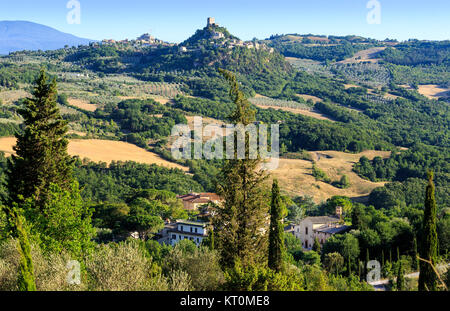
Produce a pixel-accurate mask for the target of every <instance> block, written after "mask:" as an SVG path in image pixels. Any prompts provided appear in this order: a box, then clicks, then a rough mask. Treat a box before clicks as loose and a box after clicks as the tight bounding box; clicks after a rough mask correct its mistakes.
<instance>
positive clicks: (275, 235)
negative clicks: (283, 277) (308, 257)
mask: <svg viewBox="0 0 450 311" xmlns="http://www.w3.org/2000/svg"><path fill="white" fill-rule="evenodd" d="M282 220H283V208H282V205H281V198H280V188H279V187H278V181H277V180H276V179H274V181H273V184H272V202H271V205H270V229H269V261H268V263H269V268H271V269H273V270H275V271H277V272H279V271H281V268H282V263H283V262H282V260H283V258H282V257H283V252H284V239H283V235H284V229H283V223H282ZM319 251H320V250H319Z"/></svg>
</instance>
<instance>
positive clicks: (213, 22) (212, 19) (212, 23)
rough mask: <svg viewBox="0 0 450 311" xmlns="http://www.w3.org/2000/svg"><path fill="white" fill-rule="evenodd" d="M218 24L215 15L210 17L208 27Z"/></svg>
mask: <svg viewBox="0 0 450 311" xmlns="http://www.w3.org/2000/svg"><path fill="white" fill-rule="evenodd" d="M211 26H217V24H216V19H215V18H214V17H208V24H207V25H206V27H211Z"/></svg>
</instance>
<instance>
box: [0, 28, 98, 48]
mask: <svg viewBox="0 0 450 311" xmlns="http://www.w3.org/2000/svg"><path fill="white" fill-rule="evenodd" d="M94 41H95V40H89V39H83V38H78V37H76V36H74V35H71V34H67V33H63V32H61V31H58V30H56V29H54V28H51V27H48V26H44V25H41V24H37V23H32V22H27V21H0V55H1V54H9V53H10V52H16V51H22V50H56V49H59V48H63V47H64V46H65V45H68V46H78V45H83V44H89V42H94Z"/></svg>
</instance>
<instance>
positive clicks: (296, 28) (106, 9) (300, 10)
mask: <svg viewBox="0 0 450 311" xmlns="http://www.w3.org/2000/svg"><path fill="white" fill-rule="evenodd" d="M68 1H69V0H0V20H27V21H32V22H37V23H41V24H44V25H47V26H51V27H54V28H56V29H58V30H61V31H64V32H68V33H71V34H74V35H77V36H80V37H84V38H89V39H97V40H100V39H105V38H111V39H124V38H129V39H134V38H136V37H137V36H139V35H141V34H143V33H146V32H151V33H152V34H153V35H154V36H156V37H158V38H160V39H163V40H165V41H170V42H181V41H183V40H184V39H186V38H187V37H189V36H190V35H192V34H193V33H194V32H195V30H196V29H199V28H202V27H204V25H205V24H206V18H207V17H208V16H213V17H215V18H216V22H217V23H219V24H220V25H224V26H226V27H227V28H228V30H230V32H231V33H233V34H235V35H236V36H238V37H240V38H241V39H244V40H250V39H252V38H254V37H256V38H258V39H263V38H267V37H269V36H270V35H271V34H277V33H278V34H281V33H300V34H306V33H313V34H324V35H350V34H355V35H362V36H366V37H370V38H376V39H385V38H394V39H398V40H407V39H409V38H417V39H430V40H445V39H450V1H448V0H426V1H425V0H378V2H379V3H380V4H381V24H369V23H367V19H366V17H367V14H368V13H369V11H370V9H368V8H366V5H367V3H368V2H369V0H308V1H306V0H270V1H268V0H221V1H213V0H210V1H204V0H164V1H161V0H78V1H79V2H80V4H81V23H80V24H69V23H68V22H67V19H66V17H67V14H68V12H69V11H70V10H69V9H67V8H66V4H67V2H68ZM372 1H374V0H372Z"/></svg>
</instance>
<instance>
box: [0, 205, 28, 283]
mask: <svg viewBox="0 0 450 311" xmlns="http://www.w3.org/2000/svg"><path fill="white" fill-rule="evenodd" d="M14 205H15V206H16V207H17V204H16V203H15V204H14ZM16 207H15V208H9V207H3V210H4V211H5V213H6V215H7V220H8V226H9V229H10V230H11V232H12V235H13V236H14V237H17V240H18V243H17V250H18V252H19V257H20V258H19V271H18V278H17V287H18V288H19V290H20V291H35V290H36V282H35V278H34V268H33V260H32V257H31V245H30V240H29V238H28V228H27V225H26V220H25V217H23V216H22V215H21V214H20V213H19V211H18V209H17V208H16Z"/></svg>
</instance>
